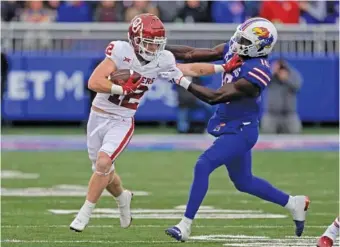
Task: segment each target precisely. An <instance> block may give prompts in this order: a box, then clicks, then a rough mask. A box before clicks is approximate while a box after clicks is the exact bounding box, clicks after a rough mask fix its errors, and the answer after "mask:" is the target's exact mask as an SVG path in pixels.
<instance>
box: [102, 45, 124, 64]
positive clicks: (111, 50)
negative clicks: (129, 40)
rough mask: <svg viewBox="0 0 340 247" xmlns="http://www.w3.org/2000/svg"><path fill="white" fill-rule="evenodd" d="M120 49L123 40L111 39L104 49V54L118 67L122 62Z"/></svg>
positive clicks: (122, 47)
mask: <svg viewBox="0 0 340 247" xmlns="http://www.w3.org/2000/svg"><path fill="white" fill-rule="evenodd" d="M122 51H124V42H122V41H112V42H111V43H109V44H108V45H107V47H106V49H105V56H106V57H107V58H109V59H111V60H112V61H113V62H114V63H115V64H116V66H117V67H118V68H119V67H120V65H121V62H122V54H121V53H122Z"/></svg>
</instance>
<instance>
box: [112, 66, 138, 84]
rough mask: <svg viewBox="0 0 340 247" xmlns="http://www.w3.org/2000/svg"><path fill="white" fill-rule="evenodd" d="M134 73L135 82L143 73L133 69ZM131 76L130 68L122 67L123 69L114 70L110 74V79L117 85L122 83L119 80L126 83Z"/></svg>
mask: <svg viewBox="0 0 340 247" xmlns="http://www.w3.org/2000/svg"><path fill="white" fill-rule="evenodd" d="M132 73H133V83H135V82H137V81H138V80H139V79H140V78H141V75H140V74H139V73H137V72H134V71H132ZM130 76H131V74H130V70H129V69H121V70H117V71H115V72H112V73H111V74H110V77H109V80H110V81H111V82H112V83H114V84H116V85H121V83H119V80H122V81H124V83H125V82H126V81H127V80H128V79H129V77H130Z"/></svg>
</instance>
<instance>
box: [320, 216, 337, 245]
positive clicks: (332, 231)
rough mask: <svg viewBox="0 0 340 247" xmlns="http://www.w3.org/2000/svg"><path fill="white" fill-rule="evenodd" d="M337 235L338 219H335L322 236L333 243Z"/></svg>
mask: <svg viewBox="0 0 340 247" xmlns="http://www.w3.org/2000/svg"><path fill="white" fill-rule="evenodd" d="M338 234H339V217H337V218H336V219H335V221H334V222H333V223H332V224H331V225H330V226H329V227H328V228H327V230H326V231H325V233H324V234H323V236H327V237H329V238H331V239H332V240H333V241H335V239H336V237H337V236H338Z"/></svg>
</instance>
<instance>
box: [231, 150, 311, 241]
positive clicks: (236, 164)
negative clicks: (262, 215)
mask: <svg viewBox="0 0 340 247" xmlns="http://www.w3.org/2000/svg"><path fill="white" fill-rule="evenodd" d="M226 167H227V169H228V172H229V177H230V179H231V180H232V182H233V183H234V185H235V187H236V188H237V189H238V190H239V191H241V192H245V193H248V194H251V195H254V196H257V197H259V198H261V199H263V200H266V201H269V202H272V203H276V204H278V205H280V206H282V207H286V208H287V209H288V210H289V211H290V212H291V213H292V215H293V219H294V222H295V224H296V235H297V236H301V234H302V232H303V229H304V221H305V218H306V210H307V209H308V206H309V199H308V197H306V196H289V195H288V194H287V193H285V192H283V191H281V190H279V189H277V188H275V187H274V186H272V185H271V184H270V183H269V182H267V181H266V180H264V179H262V178H259V177H256V176H254V175H253V174H252V157H251V151H248V152H247V153H246V154H244V155H241V156H238V157H236V158H235V159H233V160H232V161H231V162H227V163H226Z"/></svg>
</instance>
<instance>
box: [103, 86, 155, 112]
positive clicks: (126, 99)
mask: <svg viewBox="0 0 340 247" xmlns="http://www.w3.org/2000/svg"><path fill="white" fill-rule="evenodd" d="M148 90H149V88H148V87H147V86H139V88H138V90H136V92H135V93H132V94H129V95H111V96H110V97H109V98H108V100H109V101H110V102H111V103H113V104H115V105H118V106H122V107H125V108H128V109H132V110H136V109H137V107H138V105H139V102H140V99H141V98H142V96H143V95H144V93H145V92H146V91H148Z"/></svg>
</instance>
